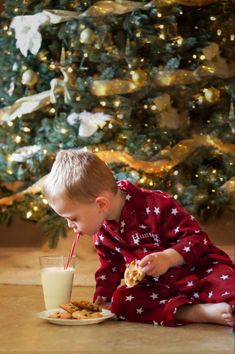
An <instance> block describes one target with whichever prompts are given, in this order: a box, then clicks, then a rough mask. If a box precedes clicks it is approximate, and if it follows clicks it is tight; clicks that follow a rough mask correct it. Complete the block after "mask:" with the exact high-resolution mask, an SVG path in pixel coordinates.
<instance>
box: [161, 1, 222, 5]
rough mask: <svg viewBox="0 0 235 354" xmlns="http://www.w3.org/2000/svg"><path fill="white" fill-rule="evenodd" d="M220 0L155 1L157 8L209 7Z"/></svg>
mask: <svg viewBox="0 0 235 354" xmlns="http://www.w3.org/2000/svg"><path fill="white" fill-rule="evenodd" d="M218 1H219V0H155V1H154V2H155V3H156V5H157V6H167V5H174V4H180V5H184V6H207V5H210V4H214V3H216V2H218Z"/></svg>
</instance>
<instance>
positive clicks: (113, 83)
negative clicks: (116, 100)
mask: <svg viewBox="0 0 235 354" xmlns="http://www.w3.org/2000/svg"><path fill="white" fill-rule="evenodd" d="M144 84H145V83H144ZM141 87H143V84H137V83H134V82H133V81H131V80H120V79H113V80H95V81H93V84H92V87H91V93H92V94H93V95H94V96H98V97H99V96H112V95H121V94H125V93H132V92H135V91H138V90H139V89H140V88H141Z"/></svg>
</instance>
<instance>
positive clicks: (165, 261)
mask: <svg viewBox="0 0 235 354" xmlns="http://www.w3.org/2000/svg"><path fill="white" fill-rule="evenodd" d="M182 264H185V260H184V258H183V257H182V256H181V255H180V254H179V253H178V252H177V251H176V250H174V249H172V248H168V249H166V250H165V251H162V252H155V253H151V254H149V255H147V256H145V257H144V258H143V259H142V260H141V261H140V263H139V265H140V267H141V270H142V271H143V272H145V273H146V274H147V275H152V276H153V277H159V276H160V275H163V274H165V273H166V272H167V271H168V269H169V268H171V267H179V266H181V265H182Z"/></svg>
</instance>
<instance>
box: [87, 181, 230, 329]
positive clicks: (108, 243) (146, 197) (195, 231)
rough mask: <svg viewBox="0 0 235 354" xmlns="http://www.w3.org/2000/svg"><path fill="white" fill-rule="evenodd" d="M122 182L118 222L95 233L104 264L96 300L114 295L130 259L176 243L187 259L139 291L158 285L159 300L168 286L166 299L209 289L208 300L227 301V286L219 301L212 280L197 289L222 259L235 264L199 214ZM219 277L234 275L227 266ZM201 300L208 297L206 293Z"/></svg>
mask: <svg viewBox="0 0 235 354" xmlns="http://www.w3.org/2000/svg"><path fill="white" fill-rule="evenodd" d="M117 184H118V188H119V189H121V190H122V191H124V192H125V193H126V201H125V204H124V206H123V209H122V211H121V215H120V218H119V221H118V223H117V222H115V221H109V220H105V221H104V223H103V225H102V226H101V229H100V230H99V232H98V233H96V234H95V235H94V236H93V241H94V245H95V247H96V250H97V253H98V255H99V259H100V268H99V269H98V270H97V271H96V274H95V278H96V291H95V294H94V300H95V299H96V298H97V296H101V297H102V298H103V299H104V300H105V301H110V300H111V298H112V296H113V294H114V292H115V291H116V289H117V288H118V286H119V285H120V282H121V279H122V278H123V275H124V271H125V268H126V263H130V262H131V261H133V260H134V259H139V260H140V259H142V258H143V257H144V256H146V255H147V254H150V253H152V252H161V251H163V250H165V249H167V248H173V249H175V250H176V251H177V252H178V253H179V254H180V255H181V256H182V257H183V258H184V260H185V264H184V265H182V266H180V267H174V268H170V269H169V270H168V271H167V272H166V273H165V274H163V275H161V276H160V277H151V276H146V277H145V279H144V280H143V281H142V282H141V283H140V284H139V285H140V286H142V287H141V288H140V290H138V291H139V292H140V293H142V296H143V297H144V296H145V295H144V292H145V290H146V287H150V288H151V289H152V286H155V284H156V285H158V287H157V289H158V295H157V296H158V297H160V299H162V296H161V289H163V290H162V291H163V293H164V296H163V300H164V298H168V299H169V298H171V297H174V295H177V294H178V295H179V294H184V295H185V294H187V293H188V290H193V292H191V297H192V298H193V296H194V299H197V297H200V292H201V293H204V298H205V296H206V297H208V299H209V302H218V301H222V300H223V294H222V292H224V293H225V295H227V294H226V288H223V290H221V291H220V292H221V294H220V295H221V300H218V299H216V297H217V298H218V295H217V294H215V291H214V290H211V288H210V286H209V282H205V284H204V285H203V286H202V285H200V287H198V288H197V283H198V284H199V280H200V278H202V277H203V275H202V273H203V274H206V275H210V279H212V275H213V273H216V272H217V273H218V271H216V270H214V269H213V268H216V267H217V268H216V269H218V264H223V265H228V266H229V267H233V264H232V261H231V259H230V258H229V257H228V256H227V255H226V253H224V252H223V251H222V250H220V249H219V248H217V247H216V246H214V245H213V243H212V242H211V241H210V239H209V237H208V235H207V234H206V233H205V232H204V231H203V230H202V229H201V226H200V225H199V223H198V222H197V221H196V220H195V218H194V217H193V216H191V215H190V214H189V213H188V212H187V211H186V210H185V209H184V208H183V207H182V206H181V205H180V204H178V203H177V202H176V201H175V199H174V198H173V197H172V196H171V195H169V194H167V193H165V192H162V191H160V190H154V191H152V190H145V189H141V188H139V187H137V186H135V185H133V184H132V183H130V182H129V181H119V182H117ZM197 273H198V274H197ZM223 273H224V274H223ZM218 274H219V273H218ZM218 276H219V279H218V280H215V281H214V282H215V283H216V282H217V283H218V281H220V282H221V281H222V282H223V281H224V284H223V285H224V286H225V283H226V280H228V279H229V277H230V276H229V275H228V274H227V273H226V270H224V271H222V273H221V274H219V275H218ZM210 282H211V281H210ZM207 284H208V285H207ZM160 285H162V286H163V287H161V286H160ZM124 287H125V288H126V286H124ZM230 287H231V286H230ZM135 288H138V285H137V286H135V287H134V288H131V289H132V290H131V289H129V290H128V291H130V294H132V292H131V291H134V292H135ZM199 288H200V289H199ZM167 289H169V291H168V290H167ZM199 290H200V291H199ZM151 291H152V290H151ZM167 291H168V295H167ZM227 292H228V293H230V292H229V291H227ZM155 293H156V292H153V294H155ZM205 294H206V295H205ZM225 295H224V296H225ZM133 298H134V297H133ZM167 301H168V300H167ZM181 302H182V301H181ZM202 302H207V298H205V299H204V300H203V301H202ZM187 303H189V302H187ZM133 320H135V319H133ZM143 322H148V321H143ZM170 325H171V324H170Z"/></svg>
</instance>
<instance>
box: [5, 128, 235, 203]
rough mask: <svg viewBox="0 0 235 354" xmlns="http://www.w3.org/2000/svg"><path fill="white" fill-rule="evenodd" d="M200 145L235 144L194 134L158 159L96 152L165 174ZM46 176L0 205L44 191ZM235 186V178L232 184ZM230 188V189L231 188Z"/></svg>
mask: <svg viewBox="0 0 235 354" xmlns="http://www.w3.org/2000/svg"><path fill="white" fill-rule="evenodd" d="M200 146H212V147H214V148H215V149H216V150H219V151H221V152H223V153H225V154H231V155H234V148H235V145H234V144H229V143H223V142H222V141H221V140H220V139H218V138H216V137H212V136H210V135H200V134H197V135H193V137H192V139H185V140H182V141H180V142H179V143H178V144H177V145H175V146H174V147H173V148H165V149H163V150H162V151H161V156H162V159H161V160H158V161H143V160H135V159H134V158H133V157H132V156H131V155H130V154H128V153H127V152H120V151H108V150H103V151H99V152H97V153H96V154H97V155H98V156H99V157H100V158H101V159H102V160H104V161H105V162H106V163H111V162H120V163H123V164H125V165H127V166H129V167H130V168H133V169H136V170H142V171H144V172H145V173H156V174H159V175H163V173H164V172H168V171H170V170H171V169H172V168H173V167H175V166H177V165H179V164H180V163H181V162H183V161H184V160H185V159H186V158H187V157H188V156H189V155H191V154H192V153H193V151H195V149H196V148H198V147H200ZM44 178H45V176H44V177H42V178H41V179H39V180H38V181H37V182H36V183H34V184H33V185H32V186H30V187H28V188H27V189H25V190H24V191H21V192H18V193H16V194H13V195H11V196H9V197H5V198H2V199H0V205H11V204H12V203H13V202H14V201H20V200H21V199H22V198H23V197H24V195H25V194H26V193H32V194H36V193H38V192H41V191H42V185H43V181H44ZM231 184H232V186H234V180H232V182H231V183H230V185H231ZM230 189H231V188H230ZM230 189H229V190H230Z"/></svg>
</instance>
